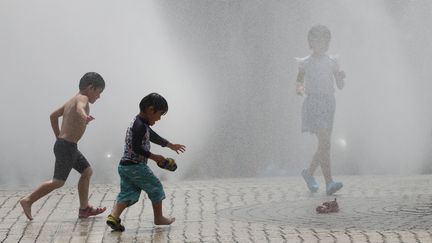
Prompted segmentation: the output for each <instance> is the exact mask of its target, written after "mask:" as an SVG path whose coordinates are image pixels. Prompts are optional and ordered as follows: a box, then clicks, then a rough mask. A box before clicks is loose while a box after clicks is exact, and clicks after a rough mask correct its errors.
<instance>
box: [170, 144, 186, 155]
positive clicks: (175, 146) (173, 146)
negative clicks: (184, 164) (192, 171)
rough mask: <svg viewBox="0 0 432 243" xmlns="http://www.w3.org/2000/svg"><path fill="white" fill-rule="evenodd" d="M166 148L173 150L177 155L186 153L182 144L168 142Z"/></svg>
mask: <svg viewBox="0 0 432 243" xmlns="http://www.w3.org/2000/svg"><path fill="white" fill-rule="evenodd" d="M167 147H168V148H170V149H172V150H174V151H175V152H176V153H179V152H182V153H184V152H185V151H186V146H184V145H183V144H172V143H170V142H168V145H167Z"/></svg>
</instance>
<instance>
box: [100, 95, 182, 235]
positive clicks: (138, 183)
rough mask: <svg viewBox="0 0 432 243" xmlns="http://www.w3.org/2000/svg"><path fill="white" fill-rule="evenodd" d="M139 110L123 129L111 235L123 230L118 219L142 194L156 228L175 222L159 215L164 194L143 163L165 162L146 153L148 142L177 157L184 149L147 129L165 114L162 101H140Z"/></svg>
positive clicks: (154, 98) (109, 220)
mask: <svg viewBox="0 0 432 243" xmlns="http://www.w3.org/2000/svg"><path fill="white" fill-rule="evenodd" d="M139 107H140V113H139V114H138V115H137V116H136V117H134V119H133V120H132V123H131V126H130V127H129V128H128V129H127V132H126V139H125V147H124V154H123V157H122V158H121V160H120V164H119V166H118V172H119V175H120V193H119V194H118V196H117V201H116V204H115V205H114V208H113V209H112V212H111V214H110V215H109V216H108V217H107V221H106V223H107V224H108V225H109V226H110V227H111V228H112V229H113V230H114V231H124V230H125V228H124V226H123V225H122V224H121V220H120V215H121V213H122V212H123V211H124V210H125V209H126V208H127V207H129V206H131V205H133V204H135V203H136V202H137V201H138V199H139V196H140V194H141V191H142V190H143V191H145V192H146V193H147V195H148V197H149V199H150V200H151V201H152V206H153V214H154V223H155V224H156V225H169V224H172V223H173V222H174V221H175V218H167V217H164V216H163V214H162V200H163V199H165V193H164V190H163V187H162V184H161V182H160V180H159V179H158V178H157V177H156V176H155V175H154V174H153V172H152V170H151V169H150V168H149V166H148V165H147V161H148V159H151V160H153V161H155V162H156V163H157V164H162V163H164V162H165V160H166V158H164V157H163V156H162V155H158V154H153V153H151V152H150V142H153V143H156V144H158V145H160V146H162V147H168V148H170V149H172V150H174V151H175V152H177V153H179V152H182V153H183V152H184V151H185V149H186V147H185V146H184V145H181V144H172V143H170V142H168V141H167V140H166V139H164V138H162V137H160V136H159V135H158V134H157V133H155V132H154V131H153V130H152V129H151V128H150V126H153V125H154V124H155V123H156V122H157V121H159V120H160V118H161V116H162V115H165V114H166V113H167V111H168V103H167V102H166V100H165V98H163V97H162V96H161V95H159V94H157V93H151V94H149V95H147V96H145V97H144V98H143V99H142V100H141V102H140V105H139Z"/></svg>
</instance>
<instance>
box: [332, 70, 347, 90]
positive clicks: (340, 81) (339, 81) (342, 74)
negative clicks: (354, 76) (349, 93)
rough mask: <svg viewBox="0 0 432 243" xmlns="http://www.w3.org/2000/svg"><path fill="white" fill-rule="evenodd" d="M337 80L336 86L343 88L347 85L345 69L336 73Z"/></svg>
mask: <svg viewBox="0 0 432 243" xmlns="http://www.w3.org/2000/svg"><path fill="white" fill-rule="evenodd" d="M334 76H335V80H336V86H337V87H338V89H343V87H344V86H345V81H344V79H345V72H344V71H339V72H337V73H335V75H334Z"/></svg>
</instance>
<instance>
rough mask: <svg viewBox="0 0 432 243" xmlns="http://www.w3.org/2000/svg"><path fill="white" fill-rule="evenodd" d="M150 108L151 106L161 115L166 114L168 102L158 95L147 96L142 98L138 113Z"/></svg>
mask: <svg viewBox="0 0 432 243" xmlns="http://www.w3.org/2000/svg"><path fill="white" fill-rule="evenodd" d="M150 106H153V108H154V110H155V111H162V115H165V114H166V113H167V112H168V102H167V101H166V100H165V98H164V97H162V95H160V94H158V93H151V94H148V95H147V96H145V97H144V98H142V100H141V102H140V104H139V107H140V111H145V109H146V108H148V107H150Z"/></svg>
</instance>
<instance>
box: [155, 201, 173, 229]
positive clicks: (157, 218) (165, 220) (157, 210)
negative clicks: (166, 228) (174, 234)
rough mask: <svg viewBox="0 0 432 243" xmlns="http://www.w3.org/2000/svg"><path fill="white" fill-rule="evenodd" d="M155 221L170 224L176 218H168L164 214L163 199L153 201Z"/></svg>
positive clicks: (158, 223) (160, 223) (157, 223)
mask: <svg viewBox="0 0 432 243" xmlns="http://www.w3.org/2000/svg"><path fill="white" fill-rule="evenodd" d="M153 214H154V223H155V224H156V225H170V224H172V223H173V222H174V221H175V218H166V217H164V216H163V215H162V201H160V202H158V203H153Z"/></svg>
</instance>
